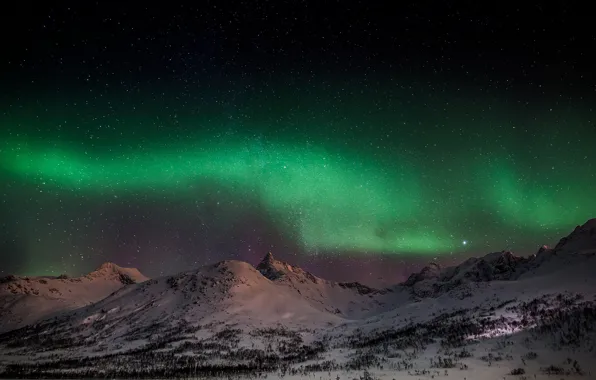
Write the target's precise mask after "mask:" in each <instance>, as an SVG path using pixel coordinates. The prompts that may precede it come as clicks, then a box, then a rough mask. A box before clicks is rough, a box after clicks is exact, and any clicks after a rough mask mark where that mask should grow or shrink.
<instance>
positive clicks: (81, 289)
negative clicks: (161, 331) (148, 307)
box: [0, 263, 148, 332]
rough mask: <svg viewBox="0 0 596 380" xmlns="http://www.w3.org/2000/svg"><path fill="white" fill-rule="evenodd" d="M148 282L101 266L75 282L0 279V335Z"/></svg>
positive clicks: (126, 270)
mask: <svg viewBox="0 0 596 380" xmlns="http://www.w3.org/2000/svg"><path fill="white" fill-rule="evenodd" d="M147 279H148V278H147V277H145V276H144V275H143V274H141V273H140V272H139V271H138V270H137V269H134V268H122V267H119V266H118V265H116V264H113V263H104V264H102V265H101V266H100V267H99V268H97V269H96V270H95V271H93V272H91V273H89V274H87V275H85V276H82V277H76V278H69V277H68V276H65V275H62V276H58V277H47V276H46V277H19V276H12V275H9V276H6V277H3V278H0V320H1V321H2V323H0V332H1V331H7V330H11V329H14V328H18V327H21V326H24V325H27V324H31V323H35V322H37V321H39V320H41V319H43V318H47V317H49V316H51V315H54V314H56V313H59V312H62V311H67V310H73V309H77V308H79V307H82V306H85V305H89V304H90V303H94V302H97V301H100V300H102V299H104V298H105V297H107V296H108V295H109V294H110V293H112V292H114V291H116V290H118V289H120V288H122V287H124V286H126V285H131V284H135V283H138V282H143V281H146V280H147Z"/></svg>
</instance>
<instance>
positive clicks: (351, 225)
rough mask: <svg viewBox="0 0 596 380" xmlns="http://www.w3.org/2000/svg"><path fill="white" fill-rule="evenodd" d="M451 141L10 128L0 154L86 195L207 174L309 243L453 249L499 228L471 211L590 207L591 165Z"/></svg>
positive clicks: (498, 214) (394, 250)
mask: <svg viewBox="0 0 596 380" xmlns="http://www.w3.org/2000/svg"><path fill="white" fill-rule="evenodd" d="M455 150H456V149H454V152H451V154H450V160H449V161H447V162H445V161H443V162H442V163H441V164H440V165H436V164H432V162H431V161H429V159H428V158H425V157H424V156H418V157H416V156H413V155H408V154H406V153H403V154H400V152H394V151H392V150H387V151H386V152H385V153H383V154H375V153H373V152H371V151H369V150H365V149H362V150H358V148H357V147H349V146H348V147H346V146H345V145H344V146H341V144H340V143H339V142H337V143H336V144H327V145H325V144H323V143H319V144H313V143H310V142H309V143H304V142H293V141H292V140H289V139H287V140H283V139H278V140H277V141H275V140H271V139H269V140H268V141H266V142H264V141H263V140H262V139H261V138H258V137H254V136H253V137H247V136H239V135H236V134H232V135H219V136H217V137H211V138H208V137H204V136H203V137H197V138H193V139H189V141H188V142H182V143H181V142H178V143H176V144H171V143H170V144H165V145H164V144H157V143H156V142H153V143H148V144H144V145H143V146H138V147H137V148H136V149H135V148H132V149H120V150H117V149H116V148H114V147H110V148H109V149H108V150H103V151H101V152H100V151H97V150H96V151H91V153H90V152H89V151H85V150H83V149H81V148H80V147H79V146H77V145H76V144H67V143H63V142H56V143H51V142H50V140H47V141H46V142H45V143H44V142H43V141H41V140H30V141H27V140H26V139H14V138H12V139H5V140H4V145H3V146H2V152H1V154H0V160H1V161H0V164H1V167H2V169H4V170H5V171H6V172H9V173H12V175H14V176H16V177H19V178H22V179H24V180H26V181H27V182H29V183H32V184H34V185H35V186H39V187H44V186H46V187H55V188H58V189H61V191H66V192H73V193H80V194H87V195H89V196H105V195H106V194H108V195H109V194H113V195H114V196H117V195H120V194H134V193H163V192H165V193H168V194H175V195H173V196H176V197H187V198H192V197H195V196H200V195H199V194H201V187H202V185H203V184H213V183H216V184H218V186H221V188H225V189H227V191H229V192H231V193H232V194H234V197H236V198H237V199H246V198H247V197H250V198H251V199H258V200H259V202H260V204H261V205H262V207H264V208H265V209H266V211H267V212H268V213H270V214H271V215H276V216H277V219H278V220H279V222H280V223H281V224H283V225H286V226H291V229H292V230H295V231H297V233H298V234H299V242H300V244H301V245H302V246H303V248H304V249H306V250H310V251H313V250H322V251H348V252H361V253H384V254H399V253H410V254H428V255H441V254H446V253H450V252H453V251H457V250H460V249H462V248H463V246H462V242H463V241H464V240H469V241H470V245H472V244H474V243H476V242H477V241H479V240H483V242H482V243H483V244H486V241H487V240H488V241H498V239H499V238H501V239H502V237H500V236H494V234H492V235H491V234H489V233H488V231H484V230H483V228H482V226H481V225H479V222H478V221H477V220H484V221H487V220H488V222H486V224H487V226H488V225H494V224H497V225H500V226H506V227H507V228H508V229H511V230H516V229H517V230H519V229H521V230H522V231H534V232H536V231H542V232H548V231H553V230H554V231H559V230H561V229H565V228H569V226H572V225H574V224H577V223H578V222H582V221H584V220H586V219H588V218H590V217H591V216H593V211H594V210H592V209H590V208H587V207H581V206H580V205H589V204H592V196H591V194H592V193H593V192H588V191H585V190H586V187H590V186H591V187H593V186H594V177H593V175H586V174H587V173H585V172H584V173H583V175H584V178H585V181H586V183H585V184H583V185H582V184H577V183H573V178H581V177H582V173H581V172H582V171H583V170H584V168H581V167H579V168H575V169H574V168H572V167H567V168H566V169H565V170H562V171H561V170H560V171H556V170H554V169H555V168H554V167H552V166H551V167H548V168H546V167H545V166H544V165H542V167H540V168H538V170H535V171H533V170H526V171H524V172H520V171H519V170H516V165H515V162H514V160H512V159H511V155H507V154H502V153H501V154H500V155H499V156H497V154H499V153H498V152H497V153H492V152H488V153H485V154H478V151H474V150H470V151H467V152H466V151H465V150H463V151H459V152H455ZM540 160H543V161H544V158H543V157H541V158H540ZM537 162H538V161H537ZM542 163H543V164H544V162H542ZM466 225H468V226H469V227H468V228H467V231H466ZM486 228H488V227H486ZM468 231H469V232H468ZM483 232H484V233H485V235H484V236H482V233H483ZM467 243H468V242H466V244H467ZM479 246H482V244H479Z"/></svg>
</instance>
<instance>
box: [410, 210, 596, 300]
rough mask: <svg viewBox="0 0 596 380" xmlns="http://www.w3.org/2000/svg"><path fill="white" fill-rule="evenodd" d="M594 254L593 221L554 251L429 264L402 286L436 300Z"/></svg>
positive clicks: (595, 228) (506, 253) (595, 232)
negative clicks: (454, 262)
mask: <svg viewBox="0 0 596 380" xmlns="http://www.w3.org/2000/svg"><path fill="white" fill-rule="evenodd" d="M594 254H596V219H590V220H588V221H587V222H586V223H585V224H584V225H582V226H577V227H576V228H575V230H574V231H573V232H572V233H571V234H570V235H569V236H567V237H564V238H562V239H561V240H560V241H559V243H558V244H557V245H556V246H555V248H554V249H550V248H548V246H542V247H541V248H540V249H539V250H538V252H537V253H536V254H534V255H530V256H529V257H519V256H516V255H515V254H513V253H512V252H510V251H501V252H493V253H489V254H487V255H485V256H482V257H479V258H478V257H472V258H469V259H467V260H466V261H464V262H463V263H461V264H459V265H456V266H452V267H447V268H441V266H440V265H438V264H436V263H431V264H429V265H428V266H426V267H424V268H423V269H422V270H421V271H420V272H417V273H413V274H411V275H410V277H409V278H408V279H407V280H406V281H405V282H404V283H403V284H402V285H403V286H404V287H407V288H409V289H410V290H411V292H412V294H413V295H414V296H415V297H421V298H424V297H437V296H439V295H441V294H443V293H445V292H449V291H451V290H452V289H455V288H458V287H460V288H462V287H464V288H465V287H466V286H468V287H469V286H470V285H473V284H479V283H489V282H492V281H513V280H519V279H522V278H526V277H529V276H537V275H541V274H542V275H544V274H547V273H550V272H553V271H558V270H561V269H562V268H565V267H568V266H569V265H572V264H578V263H579V264H581V263H582V262H584V261H586V260H591V257H592V256H593V255H594Z"/></svg>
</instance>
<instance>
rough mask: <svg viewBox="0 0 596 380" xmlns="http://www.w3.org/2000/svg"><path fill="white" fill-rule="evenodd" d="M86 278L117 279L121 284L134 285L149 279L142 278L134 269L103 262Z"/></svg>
mask: <svg viewBox="0 0 596 380" xmlns="http://www.w3.org/2000/svg"><path fill="white" fill-rule="evenodd" d="M86 277H89V278H112V277H117V278H118V279H119V280H120V281H121V282H122V283H123V284H125V285H128V284H134V283H138V282H143V281H146V280H148V279H149V278H148V277H146V276H144V275H143V274H142V273H141V272H140V271H139V270H138V269H136V268H123V267H121V266H119V265H117V264H114V263H112V262H105V263H103V264H101V265H100V266H99V267H98V268H97V269H96V270H94V271H93V272H91V273H89V274H88V275H87V276H86Z"/></svg>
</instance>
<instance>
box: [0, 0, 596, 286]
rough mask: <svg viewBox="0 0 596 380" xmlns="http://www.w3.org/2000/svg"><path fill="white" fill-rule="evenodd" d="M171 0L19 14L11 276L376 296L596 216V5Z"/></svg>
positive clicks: (8, 208) (525, 247)
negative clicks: (121, 273)
mask: <svg viewBox="0 0 596 380" xmlns="http://www.w3.org/2000/svg"><path fill="white" fill-rule="evenodd" d="M69 3H70V5H69ZM175 3H177V2H159V3H158V5H157V6H153V5H152V6H148V5H145V6H138V5H135V4H133V3H132V2H126V1H124V2H121V4H120V3H119V4H117V5H116V4H112V3H111V2H107V1H99V2H94V1H84V2H78V1H76V2H75V1H72V2H68V1H61V2H57V3H56V4H58V5H52V2H45V3H43V4H38V3H37V2H32V1H22V2H20V3H19V5H15V4H11V5H3V7H4V9H3V10H2V12H0V14H1V15H2V16H0V18H1V20H0V21H1V24H2V26H1V28H2V30H1V32H2V35H3V39H2V45H3V46H2V53H1V55H2V58H1V59H0V65H1V66H0V89H1V91H0V223H1V229H0V275H1V274H7V273H14V274H19V275H41V274H54V275H56V274H60V273H67V274H70V275H79V274H82V273H85V272H88V271H90V270H92V269H94V268H95V267H97V266H98V265H100V264H101V263H103V262H105V261H113V262H115V263H117V264H119V265H122V266H133V267H137V268H139V269H140V270H141V271H142V272H143V273H145V274H146V275H148V276H151V277H153V276H159V275H165V274H172V273H175V272H177V271H182V270H187V269H190V268H193V267H198V266H201V265H205V264H210V263H214V262H216V261H219V260H224V259H239V260H244V261H248V262H251V263H253V264H254V263H257V262H258V261H259V260H260V259H261V258H262V257H263V256H264V255H265V253H266V252H267V251H269V250H271V251H272V252H273V254H274V255H275V256H277V257H278V258H280V259H283V260H286V261H289V262H291V263H292V264H295V265H300V266H302V267H303V268H305V269H307V270H309V271H311V272H313V273H314V274H316V275H319V276H321V277H324V278H329V279H333V280H358V281H362V282H364V283H367V284H372V285H378V284H387V283H395V282H398V281H400V280H403V279H404V278H405V277H406V276H407V275H408V274H409V273H411V272H412V271H414V270H417V269H419V268H420V267H421V266H423V265H424V264H425V263H427V262H429V261H432V260H436V261H438V262H440V263H442V264H445V265H450V264H454V263H457V262H459V261H461V260H462V259H464V258H466V257H469V256H478V255H483V254H486V253H488V252H493V251H500V250H503V249H510V250H513V251H514V252H516V253H518V254H530V253H534V252H535V250H536V249H537V248H538V247H539V246H540V245H542V244H554V243H556V242H557V241H558V239H559V238H560V237H562V236H564V235H567V234H568V233H569V232H570V231H571V230H572V229H573V228H574V227H575V226H576V225H578V224H582V223H584V222H585V221H586V220H587V219H589V218H591V217H596V200H595V194H596V167H595V166H596V165H595V164H594V163H595V161H596V149H595V145H596V144H595V143H596V127H595V120H596V112H595V110H594V107H595V106H596V78H595V77H594V67H596V60H595V59H594V58H593V56H594V49H596V37H595V36H596V32H595V29H594V28H593V21H592V20H591V19H590V18H589V17H588V16H589V15H590V12H589V11H588V10H587V9H582V8H581V7H577V6H575V5H573V4H572V3H573V2H562V1H561V2H557V1H549V2H544V4H540V3H535V2H522V3H520V4H518V5H516V6H503V5H500V4H499V3H498V2H497V3H494V4H493V3H490V2H489V3H486V2H479V3H478V2H469V3H468V2H466V3H468V4H467V5H466V6H463V5H462V6H454V5H448V4H445V3H447V2H431V1H417V2H416V5H405V4H404V5H400V6H399V7H398V6H397V5H395V4H392V3H393V2H378V3H377V2H375V1H362V2H356V1H341V2H333V1H328V2H325V1H282V0H276V1H246V2H242V1H230V2H227V1H197V2H194V4H193V5H191V3H188V4H184V5H177V4H175ZM383 3H385V4H392V5H391V6H388V5H377V4H383ZM178 4H182V3H178ZM461 4H465V3H464V2H461Z"/></svg>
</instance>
